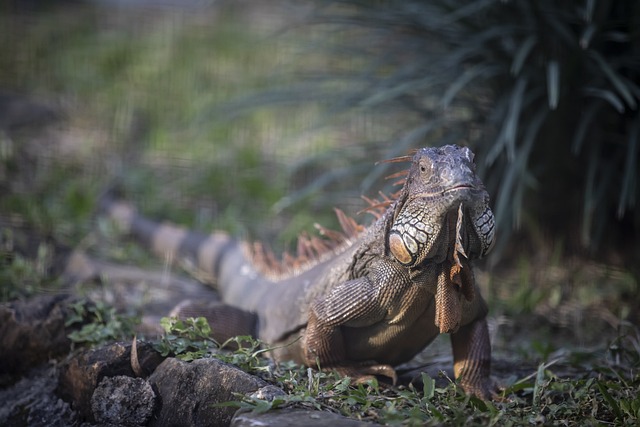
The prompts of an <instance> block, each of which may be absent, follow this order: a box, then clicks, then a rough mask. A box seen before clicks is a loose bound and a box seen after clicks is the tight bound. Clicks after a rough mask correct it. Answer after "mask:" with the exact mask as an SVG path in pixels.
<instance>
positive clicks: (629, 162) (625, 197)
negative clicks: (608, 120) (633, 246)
mask: <svg viewBox="0 0 640 427" xmlns="http://www.w3.org/2000/svg"><path fill="white" fill-rule="evenodd" d="M639 134H640V124H639V122H638V121H636V122H635V123H634V124H633V125H631V129H630V131H629V140H628V142H627V153H626V160H625V165H624V172H623V175H622V190H621V191H620V201H619V202H618V212H617V214H618V218H622V216H623V215H624V211H625V207H626V206H632V205H633V203H634V202H635V194H636V192H635V191H634V190H635V186H636V185H637V183H636V180H635V178H636V176H637V167H638V160H637V159H638V139H639V136H640V135H639Z"/></svg>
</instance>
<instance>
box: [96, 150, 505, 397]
mask: <svg viewBox="0 0 640 427" xmlns="http://www.w3.org/2000/svg"><path fill="white" fill-rule="evenodd" d="M407 160H410V161H411V166H410V168H409V170H408V173H407V176H406V179H405V181H404V184H403V187H402V189H401V190H400V191H399V192H398V194H397V197H396V198H395V200H393V201H392V202H391V203H389V205H388V207H387V208H386V210H384V212H381V213H380V216H379V217H378V219H377V220H376V221H375V222H374V223H373V224H372V225H371V226H369V227H368V228H364V227H361V226H358V225H356V224H355V222H353V221H352V220H350V219H348V218H346V217H345V216H344V214H342V213H341V212H339V211H338V215H339V219H340V221H341V223H342V225H343V229H344V233H343V234H340V236H338V233H336V232H331V231H328V230H325V229H322V228H321V231H322V232H324V234H326V235H327V236H329V237H330V238H331V239H329V240H322V239H318V238H308V237H305V238H303V240H301V244H300V245H299V251H298V252H299V257H298V258H297V259H295V260H294V259H291V260H285V264H288V265H285V267H284V268H283V267H282V266H280V267H277V268H276V266H277V264H276V263H275V262H274V261H273V259H272V258H273V257H272V255H270V254H269V253H268V252H266V251H263V250H261V249H260V247H259V246H257V247H256V246H251V245H249V244H247V243H243V242H239V241H237V240H234V239H232V238H230V237H229V236H227V235H226V234H221V233H216V234H212V235H210V236H200V235H196V234H193V233H190V232H187V231H185V230H183V229H180V228H177V227H174V226H170V225H165V224H159V223H156V222H153V221H150V220H148V219H146V218H144V217H142V216H141V215H139V214H138V213H137V212H136V211H135V209H134V208H132V207H131V206H129V205H127V204H125V203H122V202H118V201H115V200H104V203H103V205H104V206H103V207H104V209H105V210H106V211H107V212H108V213H109V215H110V216H111V217H113V218H114V219H115V220H116V221H117V222H119V223H120V225H121V226H122V227H123V228H124V229H125V230H127V231H128V232H129V233H131V234H132V235H134V236H136V237H138V238H139V239H140V240H142V242H144V243H146V244H147V245H148V246H149V247H150V248H151V249H152V250H153V251H154V252H156V253H157V254H159V255H162V256H167V255H172V256H175V257H180V258H183V257H186V258H189V259H190V260H191V261H192V262H193V263H194V264H195V265H197V266H198V268H199V269H201V270H202V271H204V272H205V273H207V275H208V276H210V277H211V278H212V280H213V282H214V283H215V286H216V287H217V289H218V290H219V293H220V296H221V299H222V301H223V303H224V304H225V305H226V307H225V310H229V309H231V310H234V312H236V314H237V316H232V317H231V318H232V319H239V318H242V316H245V315H246V316H247V318H249V317H255V319H256V321H255V322H251V321H238V320H235V321H230V322H227V324H225V325H223V326H224V327H223V328H222V329H223V330H224V331H225V334H227V335H236V334H237V335H247V334H251V335H254V336H256V337H257V338H260V339H261V340H263V341H265V342H266V343H268V344H270V345H277V346H280V345H283V344H289V345H285V346H283V347H281V348H278V349H277V350H275V351H274V352H273V357H275V358H276V359H279V360H285V359H292V360H295V361H297V362H299V363H303V364H305V365H307V366H310V367H313V368H317V367H319V368H321V369H335V370H337V371H339V372H341V373H343V374H345V375H349V376H352V377H354V378H356V379H363V378H368V377H369V376H370V375H377V374H379V375H385V376H389V377H391V378H392V379H394V380H395V371H394V369H393V366H396V365H398V364H401V363H404V362H407V361H408V360H410V359H411V358H413V357H414V356H415V355H416V354H417V353H418V352H420V351H421V350H422V349H423V348H424V347H425V346H427V345H428V344H429V343H430V342H431V341H432V340H433V339H434V338H435V337H436V336H437V335H438V334H440V333H449V334H450V335H451V342H452V347H453V357H454V373H455V376H456V378H457V379H458V380H459V382H460V384H461V385H462V387H463V388H464V389H465V391H467V392H470V393H473V394H476V395H479V396H481V397H483V398H486V397H489V395H490V379H489V373H490V359H491V345H490V342H489V334H488V330H487V323H486V320H485V316H486V313H487V306H486V304H485V302H484V300H483V299H482V297H481V295H480V292H479V289H478V288H477V286H476V284H475V280H474V275H473V271H472V266H471V261H472V260H473V259H477V258H480V257H483V256H484V255H486V254H487V252H488V251H489V250H490V248H491V247H492V245H493V241H494V217H493V213H492V212H491V209H490V208H489V196H488V194H487V192H486V191H485V189H484V186H483V184H482V182H481V181H480V179H479V178H478V177H477V176H476V174H475V166H474V163H473V153H472V152H471V151H470V150H469V149H468V148H461V147H458V146H453V145H448V146H444V147H440V148H423V149H420V150H418V151H417V152H416V153H415V155H413V157H407ZM336 242H338V243H336ZM265 266H266V267H265ZM203 314H207V313H203ZM208 314H210V316H208V317H214V318H217V319H218V320H220V319H221V316H220V315H218V316H216V313H208ZM226 318H229V317H226ZM228 323H231V324H228ZM234 323H235V325H234ZM247 325H251V326H247ZM253 325H255V326H253ZM212 328H213V329H214V330H216V325H215V324H213V325H212Z"/></svg>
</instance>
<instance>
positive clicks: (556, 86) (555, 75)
mask: <svg viewBox="0 0 640 427" xmlns="http://www.w3.org/2000/svg"><path fill="white" fill-rule="evenodd" d="M547 96H548V98H549V108H551V109H552V110H555V109H556V108H557V107H558V99H559V97H560V64H558V61H555V60H554V61H549V63H548V64H547Z"/></svg>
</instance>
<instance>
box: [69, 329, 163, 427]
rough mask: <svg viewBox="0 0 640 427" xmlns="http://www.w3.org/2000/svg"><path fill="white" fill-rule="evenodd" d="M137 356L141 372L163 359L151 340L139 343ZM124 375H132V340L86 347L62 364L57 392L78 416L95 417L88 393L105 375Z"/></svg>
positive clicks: (145, 371) (87, 418)
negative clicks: (98, 346)
mask: <svg viewBox="0 0 640 427" xmlns="http://www.w3.org/2000/svg"><path fill="white" fill-rule="evenodd" d="M137 352H138V360H139V362H140V366H141V368H142V370H143V372H144V373H147V374H148V373H150V372H153V370H154V369H155V368H156V367H157V366H158V365H159V364H160V362H161V361H162V360H163V358H162V356H160V354H159V353H157V352H156V351H155V350H154V349H153V347H152V346H151V344H149V343H144V342H141V343H138V345H137ZM120 375H125V376H129V377H135V376H136V375H135V374H134V372H133V369H132V368H131V344H123V343H114V344H109V345H106V346H104V347H100V348H97V349H92V350H85V351H83V352H81V353H79V354H77V355H75V356H74V357H72V358H71V359H70V360H68V361H67V363H66V364H64V365H63V367H62V369H61V371H60V378H59V384H58V389H57V393H58V395H59V396H61V397H62V398H63V399H64V400H66V401H67V402H72V407H73V409H74V410H76V411H77V412H78V414H79V415H80V417H81V418H83V419H85V420H88V421H90V422H93V421H95V419H94V417H93V412H92V410H91V397H92V395H93V392H94V390H95V389H96V387H97V386H98V383H99V382H100V381H101V380H102V378H104V377H115V376H120Z"/></svg>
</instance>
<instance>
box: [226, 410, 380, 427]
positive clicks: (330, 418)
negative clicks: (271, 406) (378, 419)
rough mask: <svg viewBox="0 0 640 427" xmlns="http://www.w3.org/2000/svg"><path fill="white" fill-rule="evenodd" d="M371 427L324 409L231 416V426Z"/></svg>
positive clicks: (248, 413) (371, 424)
mask: <svg viewBox="0 0 640 427" xmlns="http://www.w3.org/2000/svg"><path fill="white" fill-rule="evenodd" d="M327 425H331V426H332V427H371V426H374V425H377V424H373V423H369V422H365V421H358V420H354V419H351V418H347V417H343V416H342V415H339V414H335V413H333V412H326V411H313V410H309V409H278V410H274V411H268V412H264V413H260V414H258V413H253V412H240V413H238V414H236V416H235V417H233V421H232V422H231V427H257V426H260V427H299V426H304V427H324V426H327Z"/></svg>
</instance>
